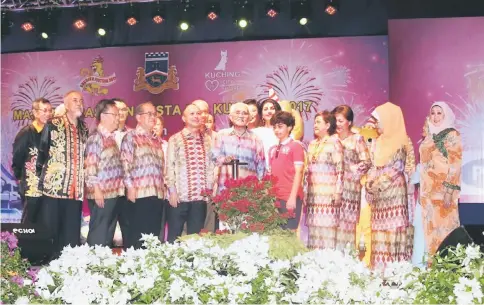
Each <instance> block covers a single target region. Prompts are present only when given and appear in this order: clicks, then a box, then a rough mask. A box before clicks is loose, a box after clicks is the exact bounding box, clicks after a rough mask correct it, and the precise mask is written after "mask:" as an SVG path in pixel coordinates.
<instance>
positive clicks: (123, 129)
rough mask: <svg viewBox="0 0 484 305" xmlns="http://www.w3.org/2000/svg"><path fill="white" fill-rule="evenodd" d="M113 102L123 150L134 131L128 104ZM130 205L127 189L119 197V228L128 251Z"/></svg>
mask: <svg viewBox="0 0 484 305" xmlns="http://www.w3.org/2000/svg"><path fill="white" fill-rule="evenodd" d="M113 101H114V102H115V103H116V107H117V108H118V111H119V125H118V129H117V130H116V131H115V132H114V137H115V139H116V143H117V144H118V147H119V148H120V149H121V142H122V141H123V139H124V136H125V135H126V133H128V131H130V130H132V128H129V127H128V125H126V121H127V119H128V112H129V109H128V106H127V105H126V102H125V101H124V100H122V99H120V98H114V99H113ZM129 208H130V204H128V199H126V189H125V193H123V195H122V196H121V197H119V200H118V208H117V211H118V216H117V218H118V222H119V228H120V229H121V235H122V238H123V248H124V249H127V248H129V247H130V244H129V236H128V235H129V231H130V230H129V218H130V215H131V211H130V209H129Z"/></svg>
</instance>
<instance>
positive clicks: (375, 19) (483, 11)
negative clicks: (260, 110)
mask: <svg viewBox="0 0 484 305" xmlns="http://www.w3.org/2000/svg"><path fill="white" fill-rule="evenodd" d="M99 1H103V0H92V1H91V0H90V1H86V0H35V1H32V0H25V1H22V0H4V1H2V5H1V7H2V46H1V51H2V53H10V52H27V51H39V50H65V49H85V48H99V47H108V46H125V45H142V44H175V43H187V42H209V41H235V40H257V39H280V38H301V37H338V36H367V35H387V33H388V20H389V19H408V18H438V17H469V16H483V15H484V1H482V0H440V1H439V0H405V1H402V0H333V1H329V0H297V1H294V0H282V1H277V0H275V1H270V0H269V1H265V0H258V1H254V0H250V1H249V0H235V1H230V0H217V1H213V0H196V1H195V0H160V1H157V2H146V3H138V2H132V3H127V2H125V1H116V2H111V1H103V2H102V3H105V4H103V5H95V6H85V5H86V4H87V3H91V4H92V3H100V2H99ZM330 2H332V3H334V6H335V7H336V8H337V12H336V13H335V14H334V15H329V14H327V13H326V12H325V8H326V6H327V5H328V3H330ZM271 4H273V5H274V7H275V10H276V11H277V15H276V17H275V18H270V17H269V16H267V15H266V12H267V10H268V8H269V7H270V6H271ZM79 5H80V6H79ZM69 6H70V7H69ZM80 7H81V8H82V10H81V9H79V8H80ZM210 7H215V8H216V10H217V11H218V18H217V19H215V20H214V21H211V20H209V19H208V18H207V13H208V11H209V9H210ZM185 9H186V11H185ZM157 11H158V12H160V14H162V16H163V18H164V21H163V22H162V23H160V24H155V23H154V22H153V21H152V17H153V16H154V13H155V12H157ZM129 14H134V15H135V16H136V18H137V19H138V21H139V22H138V23H137V24H136V25H134V26H129V25H128V24H127V23H126V19H127V16H128V15H129ZM80 15H82V16H83V18H84V19H85V21H86V24H87V27H86V28H85V29H84V30H75V29H74V26H73V25H72V24H73V21H74V20H76V18H78V17H79V16H80ZM101 15H103V16H101ZM303 16H304V17H307V18H308V23H307V24H306V25H305V26H302V25H300V24H299V19H300V18H301V17H303ZM242 17H244V18H246V19H247V20H248V21H249V25H248V26H247V27H246V28H245V29H244V30H242V29H241V28H239V27H238V25H237V22H236V21H237V20H238V19H240V18H242ZM181 20H185V21H187V22H188V23H189V25H190V26H189V29H188V30H187V31H184V32H182V31H181V30H180V29H179V23H180V21H181ZM25 22H31V23H32V24H33V25H34V29H33V30H32V31H30V32H25V31H24V30H22V29H21V25H22V24H23V23H25ZM101 24H102V26H103V27H104V28H106V29H107V34H106V35H105V36H104V37H99V35H97V34H96V32H97V29H98V28H99V27H100V26H101ZM478 30H479V29H476V31H478ZM481 30H482V29H481ZM43 31H45V32H47V33H48V35H49V38H48V39H42V38H41V36H40V34H41V32H43Z"/></svg>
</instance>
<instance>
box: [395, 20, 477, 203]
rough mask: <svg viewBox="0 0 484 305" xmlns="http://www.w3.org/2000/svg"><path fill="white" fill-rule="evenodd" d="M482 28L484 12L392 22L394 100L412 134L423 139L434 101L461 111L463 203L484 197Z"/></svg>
mask: <svg viewBox="0 0 484 305" xmlns="http://www.w3.org/2000/svg"><path fill="white" fill-rule="evenodd" d="M478 29H481V30H478ZM483 29H484V17H475V18H445V19H417V20H415V19H412V20H392V21H390V23H389V49H390V55H389V58H390V89H391V90H390V99H391V100H392V101H393V102H395V103H397V104H399V105H400V106H401V107H402V109H403V111H404V115H405V118H406V125H407V131H408V132H409V134H410V136H411V137H412V138H413V140H414V141H415V142H416V141H418V140H419V139H420V137H421V132H422V127H423V122H424V119H425V117H426V116H427V115H428V113H429V108H430V106H431V104H432V103H433V102H434V101H446V102H447V103H449V105H450V106H451V107H452V108H453V110H454V112H455V114H456V116H457V129H458V130H459V131H460V132H461V135H462V138H463V144H464V157H463V158H464V160H463V175H462V196H461V202H472V203H477V202H480V203H482V202H484V188H483V186H484V162H483V160H484V145H483V144H484V133H483V132H484V30H483ZM416 147H417V146H416ZM417 148H418V147H417ZM417 152H418V151H417Z"/></svg>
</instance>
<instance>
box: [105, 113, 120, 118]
mask: <svg viewBox="0 0 484 305" xmlns="http://www.w3.org/2000/svg"><path fill="white" fill-rule="evenodd" d="M103 113H104V114H110V115H113V116H114V117H115V118H117V117H119V113H112V112H103Z"/></svg>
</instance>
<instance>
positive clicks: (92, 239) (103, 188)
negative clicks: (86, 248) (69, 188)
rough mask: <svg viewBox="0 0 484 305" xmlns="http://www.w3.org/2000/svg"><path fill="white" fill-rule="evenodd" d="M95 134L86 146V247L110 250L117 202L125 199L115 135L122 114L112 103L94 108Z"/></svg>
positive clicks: (119, 155)
mask: <svg viewBox="0 0 484 305" xmlns="http://www.w3.org/2000/svg"><path fill="white" fill-rule="evenodd" d="M95 116H96V120H97V121H98V123H99V124H98V126H97V128H96V131H94V133H92V134H91V136H89V138H88V139H87V143H86V152H85V155H86V157H85V158H86V159H85V177H86V197H87V201H88V204H89V209H90V211H91V219H90V221H89V234H88V236H87V243H88V244H89V245H90V246H94V245H101V246H110V245H111V244H112V241H113V237H114V231H115V229H116V221H117V213H116V210H117V200H118V198H119V197H120V196H122V195H124V184H123V178H124V169H123V164H122V163H121V153H120V151H119V148H118V145H117V143H116V139H115V134H114V131H115V130H116V129H117V128H118V124H119V110H118V108H117V107H116V104H115V102H114V101H113V100H101V101H100V102H99V103H98V104H97V105H96V108H95Z"/></svg>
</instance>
